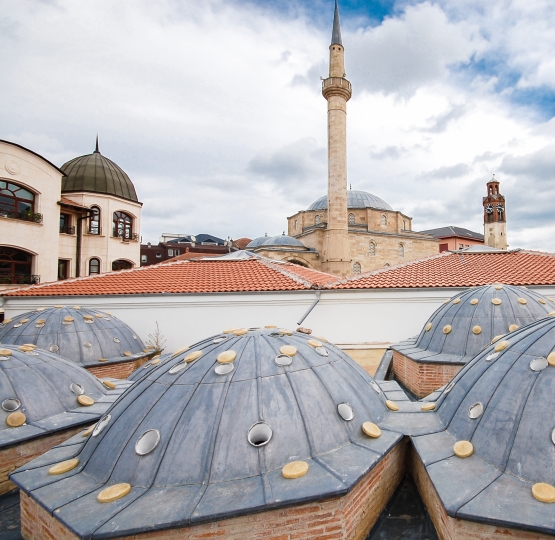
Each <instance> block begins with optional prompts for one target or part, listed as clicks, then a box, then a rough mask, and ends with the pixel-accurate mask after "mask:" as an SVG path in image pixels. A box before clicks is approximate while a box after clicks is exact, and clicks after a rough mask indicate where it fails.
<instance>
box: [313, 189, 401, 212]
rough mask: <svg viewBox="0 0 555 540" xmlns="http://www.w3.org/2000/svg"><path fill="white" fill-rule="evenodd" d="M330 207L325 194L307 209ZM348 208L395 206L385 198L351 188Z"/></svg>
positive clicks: (389, 208)
mask: <svg viewBox="0 0 555 540" xmlns="http://www.w3.org/2000/svg"><path fill="white" fill-rule="evenodd" d="M327 207H328V196H327V195H324V196H323V197H320V198H319V199H318V200H316V201H314V202H313V203H312V204H311V205H310V206H309V207H308V208H307V210H308V211H310V210H326V208H327ZM347 208H376V209H378V210H391V211H393V208H391V206H390V205H389V204H387V203H386V202H385V201H384V200H383V199H380V198H379V197H377V196H376V195H372V193H368V192H367V191H357V190H354V189H350V190H348V191H347Z"/></svg>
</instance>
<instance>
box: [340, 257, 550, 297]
mask: <svg viewBox="0 0 555 540" xmlns="http://www.w3.org/2000/svg"><path fill="white" fill-rule="evenodd" d="M496 282H499V283H506V284H507V285H555V254H553V253H543V252H539V251H523V250H515V251H507V252H505V253H471V252H470V253H453V252H444V253H441V254H439V255H434V256H433V257H428V258H426V259H419V260H415V261H410V262H408V263H406V264H402V265H398V266H395V267H392V268H387V269H383V270H378V271H375V272H370V273H368V274H365V275H362V276H359V277H357V278H354V279H347V280H341V282H340V283H337V284H335V285H333V286H332V287H331V288H334V289H381V288H386V289H388V288H425V287H474V286H478V285H487V284H489V283H496Z"/></svg>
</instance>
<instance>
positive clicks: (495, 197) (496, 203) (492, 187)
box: [482, 175, 508, 249]
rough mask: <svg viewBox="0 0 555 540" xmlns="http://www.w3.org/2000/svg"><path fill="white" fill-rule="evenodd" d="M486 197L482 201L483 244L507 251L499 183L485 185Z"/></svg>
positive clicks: (505, 227)
mask: <svg viewBox="0 0 555 540" xmlns="http://www.w3.org/2000/svg"><path fill="white" fill-rule="evenodd" d="M487 189H488V195H487V197H484V198H483V199H482V204H483V206H484V244H486V246H490V247H493V248H497V249H507V247H508V246H507V212H506V209H505V197H503V195H501V193H500V192H499V181H498V180H496V179H495V175H493V178H492V179H491V180H490V181H489V182H488V183H487Z"/></svg>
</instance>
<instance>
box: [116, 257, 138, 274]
mask: <svg viewBox="0 0 555 540" xmlns="http://www.w3.org/2000/svg"><path fill="white" fill-rule="evenodd" d="M130 268H133V264H132V263H130V262H129V261H124V260H123V259H118V260H117V261H114V262H113V263H112V271H113V272H117V271H118V270H129V269H130Z"/></svg>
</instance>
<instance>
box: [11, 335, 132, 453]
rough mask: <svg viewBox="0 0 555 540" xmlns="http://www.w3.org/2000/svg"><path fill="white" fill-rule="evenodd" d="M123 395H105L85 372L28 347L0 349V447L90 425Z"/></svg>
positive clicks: (109, 392)
mask: <svg viewBox="0 0 555 540" xmlns="http://www.w3.org/2000/svg"><path fill="white" fill-rule="evenodd" d="M106 384H108V385H109V386H110V387H113V386H114V387H115V384H113V383H106ZM118 386H120V385H119V384H118ZM122 386H125V383H123V384H122ZM121 391H122V390H121V387H120V389H119V390H118V389H111V390H109V389H108V387H107V386H105V385H104V384H102V383H101V382H100V381H99V380H98V379H97V378H96V377H94V376H93V375H91V374H90V373H89V372H88V371H87V370H85V369H82V368H80V367H79V366H76V365H75V364H73V363H72V362H69V361H67V360H65V359H63V358H60V357H59V356H57V355H55V354H52V353H48V352H46V351H41V350H40V349H36V348H34V347H33V346H32V345H30V344H28V345H23V346H16V345H5V344H2V345H0V407H1V408H0V447H3V446H6V445H11V444H14V443H20V442H23V441H25V440H27V439H33V438H36V437H40V436H42V435H45V434H48V433H52V432H55V431H60V430H63V429H67V428H69V427H73V426H77V425H80V424H84V423H91V422H94V421H96V420H98V418H99V417H100V416H101V415H102V414H104V413H105V412H106V410H107V409H108V407H109V406H110V405H111V404H112V402H113V401H114V400H115V399H116V397H117V395H119V394H120V393H121Z"/></svg>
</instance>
